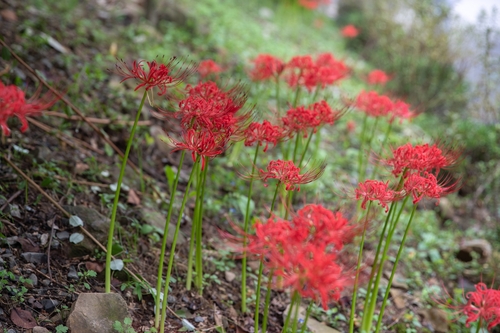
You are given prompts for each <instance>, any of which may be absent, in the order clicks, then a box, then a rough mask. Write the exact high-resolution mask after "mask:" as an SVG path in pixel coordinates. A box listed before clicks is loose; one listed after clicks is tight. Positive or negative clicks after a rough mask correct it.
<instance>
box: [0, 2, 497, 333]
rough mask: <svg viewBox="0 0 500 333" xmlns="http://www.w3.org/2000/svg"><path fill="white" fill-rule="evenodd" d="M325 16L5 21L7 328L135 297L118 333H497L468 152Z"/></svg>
mask: <svg viewBox="0 0 500 333" xmlns="http://www.w3.org/2000/svg"><path fill="white" fill-rule="evenodd" d="M326 3H327V1H299V2H296V1H283V2H275V3H272V6H270V7H271V8H268V7H266V5H265V4H261V3H259V2H255V3H253V4H252V3H249V4H242V5H241V7H238V6H236V5H235V4H234V3H232V2H230V1H227V3H225V4H223V5H221V4H218V5H217V4H216V2H213V1H207V2H206V3H205V2H204V3H201V4H199V5H197V6H196V7H195V9H194V11H193V13H195V14H192V15H194V16H189V14H188V13H187V12H184V11H183V10H182V8H183V7H182V5H180V4H177V5H175V6H173V7H172V8H174V9H173V10H179V12H180V13H183V14H182V15H184V16H182V15H181V16H182V17H183V18H181V20H183V22H174V21H172V20H170V21H169V20H164V21H165V22H163V23H162V20H159V21H158V22H159V23H158V26H157V28H156V30H151V27H150V26H149V23H148V22H139V21H138V20H140V19H139V17H140V15H138V14H131V13H130V11H129V10H130V8H128V9H127V8H126V7H125V8H124V9H122V10H117V7H113V6H111V7H110V6H106V5H105V4H98V3H96V4H95V6H94V5H90V4H78V3H76V2H74V3H73V2H68V3H67V4H62V3H61V4H57V3H48V4H44V5H40V4H39V3H38V2H37V1H33V2H32V3H30V5H28V6H27V7H26V8H28V9H25V8H24V7H20V6H16V5H15V4H14V5H12V4H10V3H7V4H6V8H5V9H2V12H1V13H2V18H3V20H4V21H5V22H7V23H3V21H2V24H3V25H5V31H8V33H6V34H5V36H3V38H2V39H1V41H0V44H1V47H2V49H1V55H2V60H1V65H2V68H4V70H2V72H1V74H2V79H1V80H2V81H1V82H0V126H1V127H2V152H1V155H2V156H1V158H2V165H1V167H0V175H1V179H2V183H1V184H0V185H1V188H2V198H1V199H2V200H3V201H2V206H1V207H0V211H4V212H2V218H1V220H0V223H1V224H0V226H1V229H0V233H1V234H0V236H1V240H0V241H1V242H2V244H3V245H2V249H1V252H0V258H1V261H0V267H1V270H0V288H1V290H2V292H1V293H2V296H1V306H0V309H1V310H2V312H0V323H1V325H2V326H0V327H1V328H5V329H6V330H8V329H13V330H19V329H21V328H22V329H26V330H28V329H33V328H34V327H35V326H44V327H46V328H48V329H49V330H51V331H55V332H64V331H67V330H68V327H66V324H68V325H69V326H71V325H70V322H69V321H68V322H67V321H66V320H67V317H68V314H69V308H70V307H71V305H72V304H73V303H74V302H75V300H76V299H77V296H78V295H79V294H80V295H81V294H82V293H86V292H88V291H93V292H99V293H111V292H112V293H119V294H121V295H122V296H123V298H124V299H125V300H126V302H127V304H128V306H127V308H128V309H129V312H128V313H129V314H130V317H127V318H124V319H123V320H122V321H115V322H113V323H112V328H110V329H113V330H114V331H117V332H134V331H136V332H155V331H156V332H178V331H200V332H201V331H217V332H242V331H253V332H258V331H262V332H265V331H267V332H307V331H309V330H313V329H312V326H310V324H311V323H312V322H313V321H314V322H316V323H318V321H320V322H323V324H320V325H324V326H325V327H326V325H330V326H333V327H334V328H336V329H338V330H340V331H345V332H347V331H349V332H428V331H437V332H447V331H452V332H469V331H473V332H482V331H492V330H493V329H494V327H495V326H496V325H497V324H498V322H499V321H500V304H498V300H499V295H498V294H499V291H498V289H497V288H495V284H494V280H493V276H494V275H495V272H496V268H497V267H495V264H494V262H495V258H498V253H497V251H496V250H495V249H496V248H495V245H497V241H498V239H497V238H495V235H493V233H491V232H488V231H487V230H488V229H487V227H489V226H490V225H491V224H493V225H494V221H495V216H496V215H494V214H496V213H498V212H494V213H491V212H489V211H488V210H484V209H483V210H480V209H477V208H481V207H473V208H470V209H469V210H470V211H471V212H464V210H463V209H465V208H468V207H471V206H470V205H471V202H472V200H477V198H478V197H472V199H471V198H469V197H468V196H467V193H464V190H463V189H464V188H467V187H466V186H469V187H470V186H471V187H472V188H474V186H477V185H474V184H470V180H469V179H467V178H466V177H468V175H467V174H466V173H464V171H463V168H464V166H463V164H464V163H468V162H469V160H468V159H469V157H470V152H469V151H468V150H469V149H470V148H469V147H468V145H467V143H466V142H465V143H462V142H457V141H456V140H453V138H454V135H455V133H451V132H447V135H446V136H441V135H439V131H438V130H433V129H430V127H431V126H433V127H436V128H437V127H439V121H436V120H435V119H433V118H432V117H430V116H428V115H427V114H426V112H427V110H426V109H425V108H424V107H422V106H421V105H418V106H415V105H411V104H409V102H408V100H407V99H406V98H405V96H401V95H397V94H395V93H394V91H393V90H391V88H390V87H391V82H394V81H393V80H396V79H397V78H398V74H399V73H398V72H393V71H392V72H386V71H384V70H383V69H379V68H373V67H372V66H370V65H369V64H367V63H365V62H364V61H363V60H360V58H359V56H358V55H356V54H352V53H349V52H348V51H345V50H344V49H343V48H344V45H350V43H352V41H353V40H355V39H356V38H361V37H362V36H363V29H364V28H363V27H360V26H356V25H354V24H347V23H346V24H345V25H344V24H343V25H341V26H340V27H336V26H334V23H333V22H330V21H328V19H327V18H326V17H324V16H323V15H322V14H321V11H317V10H315V9H317V8H318V6H321V5H326ZM229 5H231V6H229ZM36 6H38V7H36ZM210 6H212V7H213V8H211V7H210ZM224 6H228V7H224ZM30 8H31V9H30ZM33 8H38V9H37V10H34V9H33ZM238 8H239V9H238ZM320 8H321V7H320ZM226 9H227V10H226ZM53 10H59V11H60V12H61V22H60V24H61V25H62V27H63V28H64V29H58V28H56V27H53V26H52V25H53V23H51V22H50V20H48V18H47V16H46V15H47V13H48V12H50V11H53ZM266 10H267V12H266ZM269 12H270V13H271V14H269ZM89 13H95V14H96V15H98V16H99V17H100V21H102V22H100V23H99V24H102V27H103V28H105V27H109V25H112V24H113V23H119V24H121V25H122V26H121V27H120V29H117V30H114V31H111V30H110V31H109V34H110V36H113V39H114V40H112V41H111V42H110V41H109V40H108V39H107V36H106V35H105V34H104V33H102V32H99V29H93V28H92V24H93V21H92V20H91V19H88V20H82V21H74V20H73V19H72V15H83V16H87V15H88V14H89ZM106 13H107V14H106ZM213 13H219V14H220V15H219V16H217V17H215V16H214V14H213ZM243 13H245V14H248V15H249V16H250V17H251V18H252V20H250V21H249V22H254V23H250V24H249V25H246V24H241V25H239V24H234V25H233V24H232V23H229V22H233V21H234V20H235V17H240V15H243ZM177 14H178V13H177ZM165 15H166V16H167V17H171V16H169V15H172V13H171V12H168V13H165ZM18 16H19V17H18ZM174 16H175V15H174ZM176 17H179V15H177V16H176ZM208 17H214V20H213V21H214V22H211V23H206V20H207V18H208ZM130 20H131V21H132V22H134V23H132V24H130ZM193 20H195V23H193V22H192V21H193ZM9 22H10V23H9ZM15 22H21V23H22V24H20V26H16V25H15V24H13V23H15ZM255 22H257V23H255ZM95 24H97V23H95ZM203 24H208V27H205V29H208V30H209V32H203ZM3 25H2V27H3ZM213 25H218V26H213ZM225 25H226V27H229V26H230V27H232V28H233V30H234V31H240V32H241V36H242V37H241V40H239V39H237V38H233V37H231V36H229V35H228V32H227V31H226V30H225V29H224V28H223V27H224V26H225ZM277 27H281V28H283V27H286V28H287V29H279V28H277ZM172 28H175V29H172ZM51 29H53V30H51ZM148 29H149V30H148ZM245 29H246V30H247V31H244V30H245ZM266 29H267V30H266ZM301 29H302V30H303V31H302V33H303V34H304V36H310V39H308V38H305V40H301V38H298V37H297V34H296V32H298V31H300V30H301ZM165 30H168V31H169V32H168V33H167V32H165ZM2 31H3V30H2ZM152 31H156V33H153V32H152ZM242 31H244V32H242ZM266 31H267V32H266ZM50 32H52V33H54V34H55V33H57V36H56V35H54V36H56V37H57V38H55V37H52V36H49V35H48V33H50ZM106 32H108V31H107V30H106ZM266 33H268V34H270V35H271V37H269V36H268V37H265V36H266ZM66 34H67V35H66ZM252 34H254V35H255V38H251V36H252ZM326 35H328V36H329V38H330V39H333V40H332V42H331V43H323V44H321V45H322V47H321V48H318V47H317V45H318V44H317V43H316V41H318V40H321V41H324V37H323V36H326ZM68 36H72V37H73V39H67V38H68ZM82 36H84V37H82ZM249 36H250V37H249ZM262 36H264V37H262ZM277 36H280V37H283V40H284V42H282V43H276V45H275V46H274V48H273V45H272V43H270V42H269V40H270V38H273V37H274V38H276V37H277ZM332 36H333V37H332ZM284 37H289V39H285V38H284ZM261 38H262V40H260V39H261ZM142 39H145V40H147V44H148V45H152V46H151V47H148V48H143V47H142V46H144V45H145V44H143V43H144V41H143V40H142ZM248 39H251V40H248ZM58 40H59V41H58ZM63 41H65V42H63ZM127 41H128V42H130V41H133V42H134V43H130V44H127V43H126V42H127ZM155 42H156V43H157V44H158V45H159V44H163V46H162V47H160V46H153V45H155ZM242 42H243V43H242ZM61 43H62V44H61ZM122 43H123V44H122ZM245 43H247V44H246V45H245ZM82 45H83V46H82ZM141 45H142V46H141ZM94 48H95V49H94ZM103 50H105V51H103ZM31 52H34V53H33V54H34V55H33V54H32V53H31ZM41 55H44V56H45V58H46V59H49V58H50V57H51V56H52V58H53V59H54V63H52V62H51V61H49V60H47V61H45V62H43V61H37V60H36V59H37V58H38V57H39V56H41ZM45 58H44V59H45ZM122 58H123V60H122ZM33 68H36V70H34V69H33ZM28 97H29V98H28ZM138 97H139V99H138ZM429 122H431V123H432V125H430V126H429V125H427V126H426V124H428V123H429ZM19 124H20V126H19ZM474 128H478V131H481V130H482V127H481V126H477V127H474ZM427 129H428V130H427ZM426 130H427V132H428V133H426ZM448 131H449V128H448ZM460 135H462V133H460V131H458V136H457V137H459V136H460ZM487 140H490V141H491V142H494V141H495V138H491V137H489V136H486V139H485V141H487ZM488 142H489V141H488ZM488 153H489V154H491V155H493V156H495V155H494V154H495V151H494V150H488ZM478 168H479V167H478ZM492 188H494V185H493V186H492V187H485V188H483V189H482V190H481V191H482V192H480V193H479V196H481V194H482V193H483V192H485V194H486V195H491V192H490V191H491V189H492ZM476 193H477V192H476ZM478 212H481V213H482V214H483V215H484V214H486V215H487V217H482V218H481V219H480V218H479V217H477V216H476V215H475V214H478ZM108 216H110V218H109V219H108ZM472 219H474V220H477V221H479V222H477V223H476V224H475V225H473V226H472V227H469V226H467V223H468V221H470V220H472ZM481 223H482V224H481ZM453 224H456V225H453ZM494 230H498V228H497V229H494ZM497 236H498V235H497ZM459 240H460V242H459ZM467 241H469V243H467ZM490 242H491V244H493V247H492V246H491V245H490ZM471 244H472V245H471ZM4 245H5V246H4ZM491 281H493V282H491ZM464 289H465V290H464ZM308 325H309V328H308ZM70 328H71V329H72V330H76V329H77V327H70Z"/></svg>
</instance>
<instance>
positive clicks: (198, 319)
mask: <svg viewBox="0 0 500 333" xmlns="http://www.w3.org/2000/svg"><path fill="white" fill-rule="evenodd" d="M204 320H205V318H203V317H200V316H196V317H194V321H195V323H202V322H203V321H204Z"/></svg>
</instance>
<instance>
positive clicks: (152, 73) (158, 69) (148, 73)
mask: <svg viewBox="0 0 500 333" xmlns="http://www.w3.org/2000/svg"><path fill="white" fill-rule="evenodd" d="M179 62H180V60H178V59H177V58H176V57H172V58H171V59H170V60H169V62H168V63H167V64H158V63H157V62H156V60H153V61H151V62H149V61H147V62H146V64H147V66H148V70H145V69H144V60H140V61H134V62H133V63H132V64H131V65H129V64H127V63H125V62H124V61H123V60H120V62H119V63H118V64H116V71H117V73H118V74H119V75H121V76H123V79H122V80H121V81H120V82H123V81H126V80H128V79H135V80H136V81H138V82H139V84H138V85H137V87H136V88H135V89H134V90H137V89H140V88H144V89H146V90H150V89H153V88H155V87H157V88H158V89H159V90H160V92H159V93H158V95H160V96H161V95H164V94H166V93H167V88H169V87H172V86H175V85H177V84H179V83H181V82H183V81H184V80H185V79H186V78H187V77H188V76H189V75H191V74H192V73H193V72H194V71H195V70H196V67H195V66H192V65H187V66H180V67H179V68H178V69H177V70H175V71H174V72H173V67H176V66H177V65H178V64H179Z"/></svg>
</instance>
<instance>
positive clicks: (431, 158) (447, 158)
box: [382, 143, 460, 177]
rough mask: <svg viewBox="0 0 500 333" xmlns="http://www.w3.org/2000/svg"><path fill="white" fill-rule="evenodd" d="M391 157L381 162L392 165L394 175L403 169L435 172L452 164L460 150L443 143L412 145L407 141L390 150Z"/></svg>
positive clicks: (397, 174)
mask: <svg viewBox="0 0 500 333" xmlns="http://www.w3.org/2000/svg"><path fill="white" fill-rule="evenodd" d="M392 155H393V157H392V158H388V159H385V160H383V161H382V162H383V163H384V164H386V165H388V166H391V167H392V174H393V175H394V176H396V177H398V176H399V175H401V173H403V171H405V170H407V171H409V172H413V171H417V172H432V171H435V173H436V174H438V173H439V170H440V169H442V168H447V167H450V166H452V165H454V164H455V163H456V162H457V160H458V159H459V157H460V151H459V150H457V149H454V148H452V147H447V146H445V145H439V144H433V145H429V144H428V143H426V144H423V145H416V146H412V145H411V144H410V143H407V144H405V145H403V146H400V147H398V148H396V149H393V150H392Z"/></svg>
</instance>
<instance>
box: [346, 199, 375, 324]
mask: <svg viewBox="0 0 500 333" xmlns="http://www.w3.org/2000/svg"><path fill="white" fill-rule="evenodd" d="M371 207H372V201H370V203H369V204H368V208H367V210H366V221H365V225H364V227H363V234H362V236H361V243H360V244H359V253H358V264H357V266H356V278H355V279H354V290H353V295H352V304H351V315H350V317H349V332H350V333H354V312H355V311H356V299H357V296H358V282H359V269H360V267H361V261H362V259H363V246H364V245H365V235H366V228H367V226H368V215H369V214H370V208H371Z"/></svg>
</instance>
